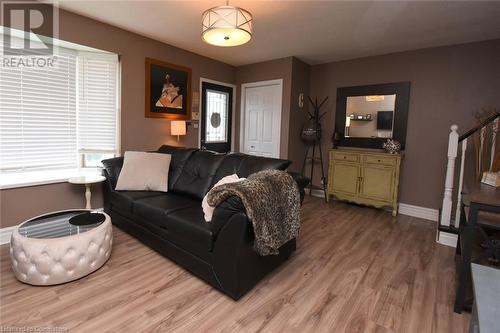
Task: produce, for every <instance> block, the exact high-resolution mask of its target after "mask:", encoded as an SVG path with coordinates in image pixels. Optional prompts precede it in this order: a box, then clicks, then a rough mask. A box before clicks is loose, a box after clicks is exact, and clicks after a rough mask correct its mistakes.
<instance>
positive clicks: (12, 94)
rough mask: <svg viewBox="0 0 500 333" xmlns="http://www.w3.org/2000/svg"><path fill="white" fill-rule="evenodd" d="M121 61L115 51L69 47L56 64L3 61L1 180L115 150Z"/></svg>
mask: <svg viewBox="0 0 500 333" xmlns="http://www.w3.org/2000/svg"><path fill="white" fill-rule="evenodd" d="M19 42H20V43H21V42H22V41H21V40H19ZM118 66H119V63H118V56H117V55H116V54H110V53H100V52H87V51H85V52H84V51H81V50H79V49H72V48H66V47H58V51H57V64H56V66H54V67H43V68H33V67H22V66H19V67H5V66H0V171H1V173H2V176H1V178H0V185H7V186H9V185H15V184H19V183H23V181H19V179H21V178H24V179H30V180H31V181H30V182H32V181H35V182H36V181H46V180H47V177H49V176H48V175H56V174H60V175H62V174H64V175H67V174H68V173H67V171H69V170H78V169H79V168H89V167H94V168H95V167H97V166H100V161H101V160H102V159H104V158H107V157H112V156H116V154H117V152H118V149H119V145H118V142H117V141H118V140H117V138H118V134H117V130H118V129H117V119H118V102H117V96H118V94H117V90H118V84H119V82H118V79H117V78H118ZM58 171H64V172H58ZM50 177H53V176H50ZM56 178H57V177H56Z"/></svg>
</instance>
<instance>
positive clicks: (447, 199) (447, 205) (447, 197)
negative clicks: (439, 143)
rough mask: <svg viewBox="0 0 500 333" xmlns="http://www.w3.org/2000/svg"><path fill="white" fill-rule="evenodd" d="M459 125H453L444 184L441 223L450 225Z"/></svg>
mask: <svg viewBox="0 0 500 333" xmlns="http://www.w3.org/2000/svg"><path fill="white" fill-rule="evenodd" d="M457 130H458V126H457V125H452V126H451V133H450V136H449V139H448V165H447V167H446V181H445V184H444V197H443V206H442V208H441V225H444V226H449V225H450V220H451V206H452V195H453V178H454V176H455V159H456V158H457V149H458V133H457Z"/></svg>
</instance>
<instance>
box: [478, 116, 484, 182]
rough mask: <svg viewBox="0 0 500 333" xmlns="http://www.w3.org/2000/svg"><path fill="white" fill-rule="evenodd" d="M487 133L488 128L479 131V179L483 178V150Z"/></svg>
mask: <svg viewBox="0 0 500 333" xmlns="http://www.w3.org/2000/svg"><path fill="white" fill-rule="evenodd" d="M485 133H486V126H483V127H481V130H480V131H479V165H478V173H479V179H481V178H482V177H483V150H484V134H485Z"/></svg>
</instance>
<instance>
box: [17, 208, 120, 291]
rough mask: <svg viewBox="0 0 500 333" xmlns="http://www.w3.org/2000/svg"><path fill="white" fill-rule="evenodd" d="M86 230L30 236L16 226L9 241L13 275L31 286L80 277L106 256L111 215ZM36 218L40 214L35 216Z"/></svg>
mask: <svg viewBox="0 0 500 333" xmlns="http://www.w3.org/2000/svg"><path fill="white" fill-rule="evenodd" d="M104 215H105V220H104V222H103V223H101V224H100V225H98V226H97V227H95V228H93V229H90V230H88V231H85V232H82V233H77V234H74V235H69V236H64V237H58V238H30V237H25V236H23V235H21V234H20V233H19V228H20V227H22V226H23V224H25V223H27V222H29V221H32V220H33V219H31V220H28V221H26V222H24V223H23V224H21V225H20V226H19V227H18V228H16V229H15V230H14V232H13V234H12V237H11V241H10V257H11V261H12V270H13V271H14V274H15V276H16V278H17V279H18V280H19V281H21V282H24V283H28V284H32V285H40V286H45V285H53V284H59V283H64V282H69V281H73V280H76V279H79V278H81V277H83V276H85V275H87V274H90V273H92V272H94V271H95V270H97V269H98V268H100V267H101V266H102V265H104V263H105V262H106V261H107V260H108V259H109V257H110V255H111V248H112V244H113V230H112V226H111V218H110V217H109V215H107V214H104ZM38 218H39V217H38Z"/></svg>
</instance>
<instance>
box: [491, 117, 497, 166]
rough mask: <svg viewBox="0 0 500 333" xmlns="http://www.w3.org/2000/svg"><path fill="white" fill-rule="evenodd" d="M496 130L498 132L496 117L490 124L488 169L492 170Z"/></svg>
mask: <svg viewBox="0 0 500 333" xmlns="http://www.w3.org/2000/svg"><path fill="white" fill-rule="evenodd" d="M497 132H498V117H497V118H496V119H495V120H494V121H493V124H491V156H490V169H489V171H490V172H491V171H493V162H494V161H495V148H496V144H497Z"/></svg>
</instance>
